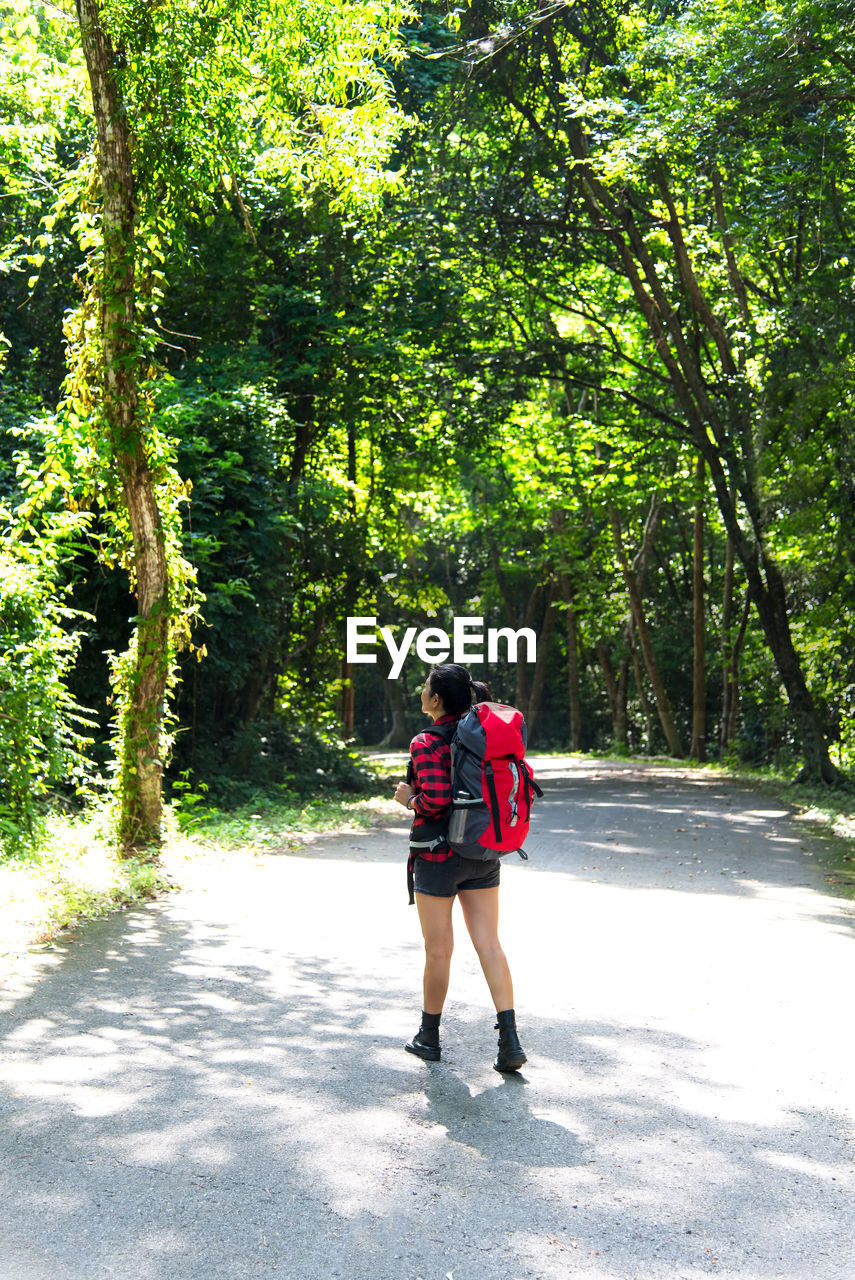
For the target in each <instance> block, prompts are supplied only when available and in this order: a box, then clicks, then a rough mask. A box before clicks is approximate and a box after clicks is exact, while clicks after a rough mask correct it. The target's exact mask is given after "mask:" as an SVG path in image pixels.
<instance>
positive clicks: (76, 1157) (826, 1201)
mask: <svg viewBox="0 0 855 1280" xmlns="http://www.w3.org/2000/svg"><path fill="white" fill-rule="evenodd" d="M538 776H539V777H541V778H543V779H545V786H546V789H547V794H546V797H545V798H544V800H543V801H541V802H540V804H539V807H538V811H537V819H536V825H535V834H534V835H533V836H532V838H531V840H530V843H529V850H530V853H531V858H530V861H529V862H528V863H527V864H523V863H521V862H520V861H519V860H518V859H516V858H515V857H513V856H512V857H510V858H507V859H505V862H504V864H503V867H504V869H503V927H502V936H503V941H504V944H505V948H506V950H507V952H508V955H509V958H510V960H511V966H512V969H513V972H514V978H515V984H516V1006H517V1011H518V1023H519V1027H520V1033H521V1037H522V1040H523V1044H524V1045H525V1047H526V1050H527V1052H528V1054H529V1063H528V1065H527V1066H526V1067H525V1068H524V1069H523V1071H522V1072H520V1073H519V1076H518V1077H511V1078H504V1077H501V1076H499V1075H497V1074H496V1073H495V1072H494V1071H493V1070H492V1069H491V1062H492V1058H493V1054H494V1050H495V1032H494V1030H493V1017H492V1014H491V1010H490V1008H489V1000H488V995H487V990H486V986H485V985H484V983H483V979H482V978H481V976H480V972H479V970H478V967H477V963H476V961H475V960H474V957H473V955H472V952H471V948H470V946H469V944H468V939H466V936H465V932H464V931H463V928H462V924H461V925H460V927H459V930H458V932H459V946H458V950H457V953H456V955H455V960H454V966H453V972H452V991H451V998H450V1001H449V1005H448V1008H447V1012H446V1016H445V1018H444V1020H443V1044H444V1051H443V1061H442V1062H440V1063H437V1064H426V1063H423V1062H421V1061H419V1060H418V1059H416V1058H413V1057H412V1056H411V1055H409V1054H406V1053H404V1052H403V1050H402V1044H403V1041H404V1040H405V1039H407V1038H408V1037H409V1036H410V1035H411V1034H412V1032H413V1031H414V1030H415V1029H416V1026H417V1021H418V1009H419V1003H420V1002H419V990H420V978H421V967H422V955H421V943H420V937H419V934H418V924H417V920H416V916H415V911H414V909H413V908H409V907H407V905H406V891H405V885H404V863H403V855H404V845H405V839H404V833H405V827H404V826H403V825H401V826H400V827H398V826H389V827H386V828H383V829H381V830H378V831H376V832H372V833H370V834H365V835H361V836H347V837H337V838H335V839H330V840H325V841H322V842H320V843H317V844H315V845H313V846H311V847H310V848H308V849H306V850H305V851H304V853H303V854H298V855H294V854H289V855H285V854H281V855H277V854H276V853H275V852H274V853H270V854H268V855H265V856H246V855H244V856H241V857H234V858H231V859H226V860H223V861H222V862H219V863H217V864H216V865H211V866H206V867H205V869H204V875H203V876H201V877H197V880H196V882H194V883H191V884H190V885H189V887H187V888H186V889H185V890H183V891H181V892H179V893H175V894H173V895H171V896H170V897H168V898H167V899H164V900H162V901H160V902H158V903H156V904H154V905H152V906H150V907H149V908H147V909H143V910H137V911H133V912H127V913H121V914H118V915H116V916H114V917H112V918H110V919H108V920H106V921H103V922H100V923H96V924H93V925H91V926H88V927H87V928H86V929H85V930H83V931H81V933H80V934H79V935H78V937H77V938H76V939H75V940H74V941H69V942H65V943H62V944H61V945H60V946H59V947H58V948H57V949H56V950H54V951H52V952H50V953H48V954H42V955H38V956H34V958H33V960H32V963H31V965H28V967H26V968H25V969H24V970H23V971H22V973H21V974H20V975H19V977H18V978H17V980H16V984H15V985H13V986H12V987H10V988H9V989H8V990H7V991H6V992H5V994H4V999H3V1003H2V1008H3V1012H2V1038H0V1090H2V1093H0V1098H2V1102H0V1161H2V1185H0V1280H106V1278H107V1277H123V1278H124V1280H197V1278H198V1280H244V1278H245V1277H247V1278H248V1277H273V1276H276V1277H277V1278H278V1277H280V1276H281V1277H288V1280H333V1278H337V1277H341V1278H342V1280H419V1278H421V1280H553V1278H558V1277H561V1278H564V1277H567V1276H579V1277H585V1278H586V1280H587V1278H589V1280H618V1278H619V1280H629V1278H630V1277H633V1278H634V1277H640V1278H643V1280H659V1278H660V1277H661V1278H663V1280H666V1278H667V1280H684V1278H685V1280H689V1278H692V1280H694V1277H700V1276H709V1275H718V1276H725V1277H739V1278H740V1280H761V1278H762V1280H767V1278H770V1277H787V1280H790V1278H796V1277H805V1278H808V1277H809V1278H810V1280H852V1277H853V1276H855V1195H853V1192H855V1185H854V1184H855V1179H853V1165H852V1155H853V1149H852V1143H851V1139H852V1125H853V1115H855V1084H853V1064H855V1052H854V1051H855V1043H853V1041H855V1033H853V1019H852V1013H851V990H852V974H853V963H854V962H855V927H854V926H855V908H853V904H852V902H851V901H850V900H849V899H848V898H847V897H846V896H839V895H842V889H841V887H840V886H839V885H836V884H834V883H833V881H834V880H835V879H837V878H838V877H837V876H836V875H835V873H834V872H833V871H832V870H831V863H830V862H829V860H828V858H829V853H828V846H827V844H826V843H825V842H823V841H821V840H819V839H818V838H817V837H815V836H812V835H811V834H810V833H809V832H808V831H807V830H805V828H804V824H802V823H799V822H796V821H795V820H793V819H792V817H790V816H789V815H787V814H786V813H785V812H784V811H782V810H781V809H780V808H776V806H775V804H774V803H772V802H770V801H769V800H768V799H764V798H762V797H760V796H758V795H754V794H752V793H750V792H748V791H745V790H742V789H740V788H738V787H734V786H732V785H728V784H725V783H723V782H721V781H719V780H715V779H711V778H709V777H705V776H704V775H702V774H700V773H694V774H693V773H692V772H691V771H688V770H686V771H674V770H670V769H666V768H661V769H657V768H646V769H640V768H637V767H632V766H621V765H612V764H602V763H599V764H585V763H580V762H576V763H573V764H566V765H565V766H563V767H562V766H561V765H560V764H556V762H554V761H551V762H549V763H548V765H546V764H545V767H544V768H543V769H542V770H541V771H539V773H538ZM830 882H832V883H830Z"/></svg>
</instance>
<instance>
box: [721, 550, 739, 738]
mask: <svg viewBox="0 0 855 1280" xmlns="http://www.w3.org/2000/svg"><path fill="white" fill-rule="evenodd" d="M734 560H735V556H734V554H733V539H732V538H731V537H730V535H729V534H728V538H727V543H726V545H725V551H724V591H723V592H722V601H721V731H720V733H719V746H720V748H721V752H722V755H724V753H725V751H727V748H728V747H729V745H730V739H731V728H730V726H731V719H732V717H731V707H732V705H733V701H734V699H735V697H736V691H735V689H734V687H733V684H732V681H731V664H732V660H733V640H732V638H731V634H730V627H731V618H732V616H733V570H734Z"/></svg>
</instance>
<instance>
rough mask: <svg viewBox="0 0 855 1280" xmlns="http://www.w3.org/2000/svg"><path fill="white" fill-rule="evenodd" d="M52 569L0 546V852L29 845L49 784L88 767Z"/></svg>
mask: <svg viewBox="0 0 855 1280" xmlns="http://www.w3.org/2000/svg"><path fill="white" fill-rule="evenodd" d="M68 612H69V611H68V610H66V609H63V608H62V606H61V605H60V604H59V602H58V600H57V598H56V595H55V587H54V583H53V580H52V573H51V572H50V571H49V570H48V569H46V568H45V567H44V566H43V565H40V564H38V563H35V562H33V561H31V560H26V559H23V558H21V552H20V551H14V550H13V549H12V548H11V547H10V546H9V545H6V546H5V547H4V546H0V853H3V854H6V855H9V854H13V853H19V852H21V851H22V850H23V849H25V848H26V847H27V846H28V845H31V844H32V842H33V840H34V838H35V837H36V835H37V832H38V826H39V819H40V817H41V814H42V813H43V811H44V797H45V795H46V794H47V793H48V791H49V789H50V787H51V785H52V784H62V785H63V786H64V787H66V788H67V787H69V786H70V787H72V788H74V787H76V786H79V785H80V783H81V782H82V779H83V777H84V775H85V772H86V762H85V757H84V748H85V745H86V743H87V741H88V739H87V738H86V736H85V728H86V726H87V725H88V724H89V723H90V721H88V720H87V719H86V717H85V716H84V715H83V714H82V712H81V709H80V707H78V705H77V704H76V703H75V702H74V701H73V699H72V698H71V695H70V694H69V692H68V690H67V688H66V685H65V677H66V675H67V673H68V670H69V668H70V667H71V665H72V663H73V662H74V658H75V654H76V651H77V647H78V641H79V636H78V635H75V634H69V633H68V632H67V631H66V630H64V628H63V626H62V619H63V618H65V617H67V616H68Z"/></svg>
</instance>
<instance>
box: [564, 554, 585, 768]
mask: <svg viewBox="0 0 855 1280" xmlns="http://www.w3.org/2000/svg"><path fill="white" fill-rule="evenodd" d="M561 581H562V585H563V587H564V599H565V600H566V601H567V604H568V608H567V686H568V693H569V696H570V750H571V751H581V750H582V699H581V696H580V692H579V615H578V614H577V613H576V610H575V609H574V608H573V591H572V588H571V586H570V576H569V574H566V573H565V574H563V575H562V579H561Z"/></svg>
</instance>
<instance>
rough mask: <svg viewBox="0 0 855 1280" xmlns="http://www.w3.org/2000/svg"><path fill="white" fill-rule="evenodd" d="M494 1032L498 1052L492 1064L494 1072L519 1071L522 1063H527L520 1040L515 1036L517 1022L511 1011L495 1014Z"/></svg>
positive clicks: (506, 1010)
mask: <svg viewBox="0 0 855 1280" xmlns="http://www.w3.org/2000/svg"><path fill="white" fill-rule="evenodd" d="M496 1018H497V1019H498V1021H497V1022H496V1030H497V1031H498V1033H499V1052H498V1054H497V1056H496V1061H495V1062H494V1063H493V1070H494V1071H505V1072H510V1071H519V1069H520V1067H521V1066H522V1064H523V1063H524V1062H527V1061H528V1059H527V1058H526V1056H525V1054H524V1053H523V1047H522V1045H521V1044H520V1038H519V1036H518V1035H517V1020H516V1017H515V1015H514V1011H513V1009H505V1010H503V1011H502V1013H497V1014H496Z"/></svg>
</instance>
